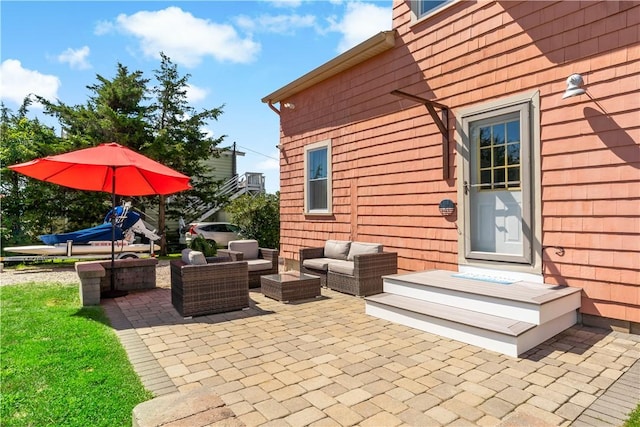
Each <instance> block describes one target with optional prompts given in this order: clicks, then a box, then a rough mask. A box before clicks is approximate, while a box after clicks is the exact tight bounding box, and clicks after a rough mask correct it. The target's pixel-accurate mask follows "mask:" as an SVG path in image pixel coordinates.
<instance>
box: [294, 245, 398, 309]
mask: <svg viewBox="0 0 640 427" xmlns="http://www.w3.org/2000/svg"><path fill="white" fill-rule="evenodd" d="M300 272H302V273H307V274H313V275H315V276H319V277H320V281H321V283H322V285H323V286H326V287H328V288H330V289H333V290H336V291H339V292H344V293H347V294H351V295H356V296H363V297H364V296H369V295H375V294H379V293H381V292H382V276H384V275H387V274H396V273H397V272H398V257H397V254H396V253H395V252H384V251H383V246H382V245H381V244H377V243H365V242H352V241H345V240H327V241H326V242H325V245H324V246H323V247H319V248H302V249H300Z"/></svg>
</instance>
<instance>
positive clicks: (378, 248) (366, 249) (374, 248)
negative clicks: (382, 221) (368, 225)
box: [347, 242, 382, 261]
mask: <svg viewBox="0 0 640 427" xmlns="http://www.w3.org/2000/svg"><path fill="white" fill-rule="evenodd" d="M380 252H382V245H379V244H377V243H363V242H352V243H351V247H350V248H349V255H348V256H347V261H353V257H354V256H356V255H363V254H377V253H380Z"/></svg>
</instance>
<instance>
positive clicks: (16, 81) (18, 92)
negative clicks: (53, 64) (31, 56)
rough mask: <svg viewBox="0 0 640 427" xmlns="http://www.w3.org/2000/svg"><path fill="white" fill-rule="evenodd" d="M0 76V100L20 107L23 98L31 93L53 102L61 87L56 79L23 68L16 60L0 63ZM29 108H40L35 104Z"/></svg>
mask: <svg viewBox="0 0 640 427" xmlns="http://www.w3.org/2000/svg"><path fill="white" fill-rule="evenodd" d="M0 76H1V77H0V99H2V101H3V102H6V101H11V102H13V103H15V104H16V105H22V102H23V101H24V98H25V97H26V96H27V95H29V94H31V93H32V94H35V95H39V96H41V97H43V98H46V99H49V100H55V99H56V98H57V97H58V89H59V88H60V86H61V83H60V79H59V78H58V77H56V76H52V75H47V74H41V73H39V72H38V71H34V70H28V69H26V68H23V67H22V64H21V63H20V61H18V60H16V59H7V60H5V61H4V62H2V64H1V65H0ZM31 107H35V108H42V106H41V105H40V104H36V103H34V104H32V105H31Z"/></svg>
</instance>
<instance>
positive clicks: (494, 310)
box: [383, 278, 580, 325]
mask: <svg viewBox="0 0 640 427" xmlns="http://www.w3.org/2000/svg"><path fill="white" fill-rule="evenodd" d="M505 286H508V285H505ZM383 291H384V292H388V293H391V294H395V295H402V296H405V297H409V298H415V299H419V300H422V301H429V302H432V303H438V304H444V305H448V306H451V307H457V308H464V309H471V310H473V311H477V312H480V313H485V314H491V315H494V316H500V317H506V318H509V319H516V320H520V321H522V322H526V323H533V324H534V325H540V324H542V323H545V322H548V321H549V320H551V319H554V318H556V317H558V316H562V315H564V314H565V313H567V312H570V311H573V310H576V309H577V308H579V307H580V295H579V294H577V293H576V294H572V295H568V296H566V297H563V298H559V299H557V300H555V301H552V302H549V303H546V304H544V305H542V306H540V305H538V304H529V303H525V302H521V301H511V300H505V299H501V298H497V297H491V296H486V295H475V294H469V293H466V292H460V291H455V290H450V289H446V288H439V287H429V286H424V285H415V284H411V283H408V282H404V281H396V280H393V279H390V278H385V279H384V282H383Z"/></svg>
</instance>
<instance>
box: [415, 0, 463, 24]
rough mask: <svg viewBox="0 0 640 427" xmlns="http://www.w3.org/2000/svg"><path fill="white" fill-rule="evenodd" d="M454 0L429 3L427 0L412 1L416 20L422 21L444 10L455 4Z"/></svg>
mask: <svg viewBox="0 0 640 427" xmlns="http://www.w3.org/2000/svg"><path fill="white" fill-rule="evenodd" d="M453 1H454V0H439V1H427V0H412V1H411V10H412V11H413V13H414V15H415V18H416V19H420V18H422V17H424V16H427V15H430V14H431V13H433V12H435V11H437V10H440V9H442V8H444V7H445V6H446V5H447V4H449V3H453Z"/></svg>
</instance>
